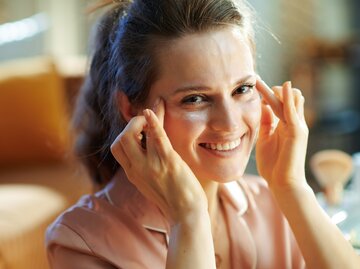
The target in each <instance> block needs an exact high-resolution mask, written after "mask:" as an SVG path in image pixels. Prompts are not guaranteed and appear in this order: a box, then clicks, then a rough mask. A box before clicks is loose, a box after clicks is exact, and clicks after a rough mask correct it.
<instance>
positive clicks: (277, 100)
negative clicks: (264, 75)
mask: <svg viewBox="0 0 360 269" xmlns="http://www.w3.org/2000/svg"><path fill="white" fill-rule="evenodd" d="M257 89H258V90H259V92H260V93H261V94H262V96H263V98H264V100H265V104H264V105H263V107H262V109H263V111H262V112H263V113H262V119H261V127H260V132H259V139H258V143H257V148H256V151H257V152H256V154H257V161H258V169H259V172H260V174H261V175H262V176H263V177H264V178H265V179H266V180H267V181H268V183H269V186H270V189H271V190H272V192H273V194H274V196H275V199H276V200H277V202H278V204H279V206H280V208H281V210H282V211H283V213H284V215H285V217H286V218H287V219H288V221H289V223H290V226H291V228H292V230H293V232H294V234H295V237H296V240H297V242H298V244H299V247H300V249H301V251H302V254H303V256H304V259H305V262H306V265H307V267H308V268H312V269H317V268H323V269H332V268H334V269H336V268H349V269H352V268H354V269H355V268H360V258H359V257H358V256H357V254H356V253H355V251H354V250H353V248H352V247H351V245H350V244H349V243H348V242H347V241H346V240H345V238H344V236H343V235H342V234H341V232H340V230H339V229H338V228H337V227H336V225H334V224H333V223H331V221H330V219H329V218H328V216H327V215H326V214H325V212H324V211H323V210H322V209H321V207H320V206H319V205H318V203H317V200H316V198H315V195H314V193H313V191H312V190H311V188H310V187H309V186H308V184H307V182H306V178H305V155H306V147H307V139H308V128H307V125H306V122H305V119H304V98H303V97H302V95H301V92H300V91H299V90H297V89H293V88H292V87H291V83H289V82H288V83H285V84H284V85H283V86H280V87H279V86H278V87H273V89H272V90H271V89H270V88H269V87H268V86H267V85H266V84H265V83H264V82H263V81H261V80H258V82H257ZM274 114H275V115H276V116H277V117H278V118H279V119H280V121H279V122H278V123H277V122H276V119H275V117H274V116H275V115H274Z"/></svg>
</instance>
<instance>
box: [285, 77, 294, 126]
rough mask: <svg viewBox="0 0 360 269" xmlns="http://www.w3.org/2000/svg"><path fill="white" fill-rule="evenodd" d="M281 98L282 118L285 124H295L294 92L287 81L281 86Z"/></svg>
mask: <svg viewBox="0 0 360 269" xmlns="http://www.w3.org/2000/svg"><path fill="white" fill-rule="evenodd" d="M283 98H284V118H285V120H286V122H287V123H292V124H294V123H297V122H296V119H297V112H296V108H295V100H294V99H295V98H294V92H293V89H292V86H291V82H290V81H287V82H285V83H284V85H283Z"/></svg>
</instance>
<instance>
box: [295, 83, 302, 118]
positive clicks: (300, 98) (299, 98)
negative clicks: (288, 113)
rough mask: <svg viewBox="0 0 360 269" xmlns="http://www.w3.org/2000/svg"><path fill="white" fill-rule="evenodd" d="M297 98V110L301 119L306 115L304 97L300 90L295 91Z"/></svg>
mask: <svg viewBox="0 0 360 269" xmlns="http://www.w3.org/2000/svg"><path fill="white" fill-rule="evenodd" d="M293 92H294V98H295V109H296V113H297V115H298V117H299V118H300V119H301V118H302V117H303V114H304V101H305V100H304V97H303V96H302V93H301V91H300V90H299V89H295V88H294V89H293Z"/></svg>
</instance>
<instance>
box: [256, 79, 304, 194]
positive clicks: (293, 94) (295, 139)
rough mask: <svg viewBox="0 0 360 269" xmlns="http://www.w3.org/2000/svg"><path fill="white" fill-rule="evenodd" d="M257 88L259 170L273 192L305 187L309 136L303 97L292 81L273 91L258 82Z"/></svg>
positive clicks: (263, 83) (257, 156) (257, 157)
mask: <svg viewBox="0 0 360 269" xmlns="http://www.w3.org/2000/svg"><path fill="white" fill-rule="evenodd" d="M256 87H257V89H258V91H259V92H260V93H261V95H262V97H263V102H262V105H261V106H262V116H261V122H260V130H259V137H258V141H257V144H256V160H257V166H258V171H259V173H260V175H261V176H262V177H264V178H265V179H266V180H267V181H268V183H269V186H270V188H271V189H272V190H278V189H283V188H289V187H290V188H291V189H292V188H296V187H297V186H300V185H302V186H304V185H305V184H306V179H305V155H306V148H307V140H308V133H309V131H308V127H307V125H306V122H305V117H304V97H303V96H302V94H301V92H300V90H298V89H294V88H292V86H291V82H285V83H284V84H283V86H276V87H273V88H272V89H270V88H269V87H268V86H267V85H266V84H265V82H264V81H262V80H261V79H258V80H257V83H256ZM275 116H276V117H275Z"/></svg>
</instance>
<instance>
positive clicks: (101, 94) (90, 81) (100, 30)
mask: <svg viewBox="0 0 360 269" xmlns="http://www.w3.org/2000/svg"><path fill="white" fill-rule="evenodd" d="M105 2H106V1H105ZM109 2H110V1H109ZM112 5H113V6H112V7H111V8H110V10H108V11H107V12H106V13H105V14H104V15H103V16H102V18H101V20H100V21H99V23H98V24H97V29H96V31H97V32H96V37H95V42H94V45H95V46H94V48H93V53H92V56H91V65H90V71H89V74H88V76H87V78H86V80H85V82H84V84H83V87H82V90H81V93H80V97H79V100H78V103H77V109H76V111H75V115H74V127H75V129H76V131H77V141H76V151H77V154H78V155H79V156H80V158H81V160H82V161H83V162H84V163H85V165H86V166H87V168H88V170H89V172H90V175H91V176H92V178H93V179H94V181H95V182H96V183H99V184H100V185H103V184H105V183H107V182H108V181H109V180H110V179H111V177H112V176H113V175H114V173H115V172H116V170H117V169H118V168H119V164H118V163H117V162H116V160H115V159H114V158H113V156H112V155H111V153H110V145H111V144H112V142H113V141H114V140H115V138H116V136H117V135H118V134H119V133H120V132H121V131H122V129H123V128H124V127H125V125H126V122H125V121H124V120H123V119H122V118H121V115H120V113H119V109H118V107H117V102H116V101H115V98H116V94H115V93H116V91H123V92H124V93H125V94H126V95H127V96H128V98H129V100H130V102H131V103H132V104H133V105H141V104H143V103H144V102H145V100H146V98H147V96H148V91H149V88H150V86H151V85H152V83H153V82H154V81H155V80H156V78H157V75H158V74H157V72H158V70H157V68H156V67H157V66H156V57H155V56H156V50H158V48H157V49H156V45H158V46H159V44H160V43H159V42H158V41H159V40H165V42H166V40H170V39H176V38H179V37H181V36H184V35H186V34H192V33H199V32H205V31H209V30H213V29H214V28H218V27H224V26H226V25H235V26H238V27H239V29H240V30H241V31H242V32H243V33H244V35H245V36H246V37H247V38H248V40H249V42H250V44H251V47H252V49H253V50H254V47H255V46H254V38H253V30H252V21H251V15H250V13H251V12H250V9H249V7H248V6H247V5H246V4H245V3H244V1H242V0H133V1H131V0H129V1H116V2H114V4H112ZM162 44H163V43H161V45H162Z"/></svg>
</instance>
